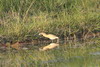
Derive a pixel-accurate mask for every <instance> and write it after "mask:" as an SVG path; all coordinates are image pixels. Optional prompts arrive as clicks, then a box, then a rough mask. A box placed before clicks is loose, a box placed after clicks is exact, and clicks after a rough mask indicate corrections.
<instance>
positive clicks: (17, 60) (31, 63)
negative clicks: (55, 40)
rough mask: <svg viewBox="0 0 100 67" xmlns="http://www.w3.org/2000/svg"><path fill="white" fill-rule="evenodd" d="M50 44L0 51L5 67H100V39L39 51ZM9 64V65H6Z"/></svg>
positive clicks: (1, 64) (0, 62)
mask: <svg viewBox="0 0 100 67" xmlns="http://www.w3.org/2000/svg"><path fill="white" fill-rule="evenodd" d="M47 44H50V42H49V43H42V44H38V46H37V45H28V46H26V47H25V48H28V49H22V50H12V49H11V50H6V51H5V52H2V51H0V66H3V67H100V38H98V39H91V40H88V41H84V42H81V41H76V42H75V41H69V42H67V43H63V41H61V42H60V48H59V49H57V48H55V49H52V50H48V51H39V50H38V49H39V48H40V47H43V46H45V45H47ZM6 64H8V65H6Z"/></svg>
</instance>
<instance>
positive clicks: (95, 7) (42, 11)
mask: <svg viewBox="0 0 100 67" xmlns="http://www.w3.org/2000/svg"><path fill="white" fill-rule="evenodd" d="M99 2H100V1H99V0H96V1H94V0H89V1H87V0H75V1H74V0H67V1H66V0H42V1H41V0H30V1H27V0H17V1H14V0H0V18H1V19H0V24H1V26H0V35H2V36H6V37H9V38H10V39H12V40H13V39H15V37H17V39H16V40H23V39H25V37H26V36H27V35H30V36H34V37H33V39H37V38H39V36H38V33H40V32H47V33H53V34H56V35H58V36H59V37H62V36H64V37H66V36H70V35H74V34H75V35H77V36H78V35H79V34H81V35H82V34H84V33H85V34H86V33H87V32H94V31H99V29H100V11H99V8H100V5H99Z"/></svg>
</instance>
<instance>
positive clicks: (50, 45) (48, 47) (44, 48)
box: [40, 43, 59, 51]
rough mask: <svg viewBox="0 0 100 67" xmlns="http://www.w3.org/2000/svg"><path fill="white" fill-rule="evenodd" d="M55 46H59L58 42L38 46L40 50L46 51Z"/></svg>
mask: <svg viewBox="0 0 100 67" xmlns="http://www.w3.org/2000/svg"><path fill="white" fill-rule="evenodd" d="M56 47H59V44H57V43H51V44H49V45H47V46H44V47H43V48H42V49H41V48H40V51H46V50H49V49H53V48H56Z"/></svg>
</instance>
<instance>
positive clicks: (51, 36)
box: [39, 33, 59, 43]
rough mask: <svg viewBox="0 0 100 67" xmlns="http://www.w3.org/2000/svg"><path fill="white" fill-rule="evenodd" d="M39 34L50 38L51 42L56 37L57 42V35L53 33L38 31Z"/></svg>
mask: <svg viewBox="0 0 100 67" xmlns="http://www.w3.org/2000/svg"><path fill="white" fill-rule="evenodd" d="M39 35H43V36H44V37H46V38H49V39H50V40H52V42H53V40H54V39H57V43H59V37H57V36H55V35H53V34H46V33H39Z"/></svg>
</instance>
